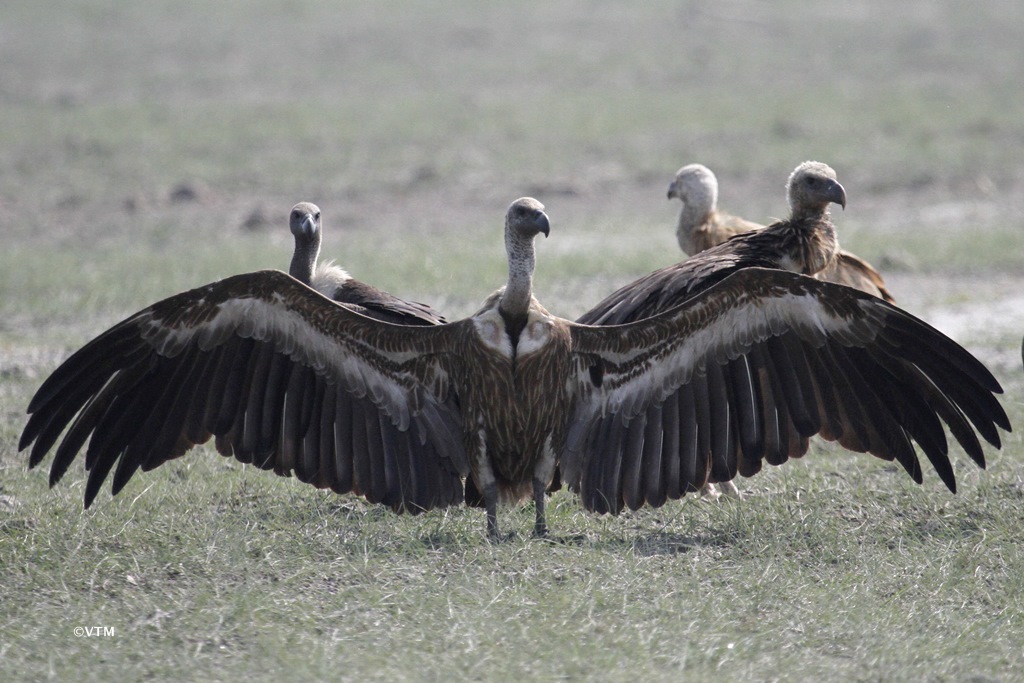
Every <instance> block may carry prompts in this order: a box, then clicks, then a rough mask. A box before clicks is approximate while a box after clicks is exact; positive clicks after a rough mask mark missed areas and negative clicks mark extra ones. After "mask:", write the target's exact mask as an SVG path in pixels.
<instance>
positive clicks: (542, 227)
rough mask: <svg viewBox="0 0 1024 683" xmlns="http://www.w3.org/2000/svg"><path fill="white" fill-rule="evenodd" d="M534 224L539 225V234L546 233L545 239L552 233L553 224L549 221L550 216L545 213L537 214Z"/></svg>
mask: <svg viewBox="0 0 1024 683" xmlns="http://www.w3.org/2000/svg"><path fill="white" fill-rule="evenodd" d="M533 222H534V223H535V224H536V225H537V232H542V233H544V236H545V237H547V236H548V235H549V234H550V233H551V223H550V222H549V221H548V215H547V214H546V213H544V212H543V211H538V212H537V215H536V216H535V217H534V219H533Z"/></svg>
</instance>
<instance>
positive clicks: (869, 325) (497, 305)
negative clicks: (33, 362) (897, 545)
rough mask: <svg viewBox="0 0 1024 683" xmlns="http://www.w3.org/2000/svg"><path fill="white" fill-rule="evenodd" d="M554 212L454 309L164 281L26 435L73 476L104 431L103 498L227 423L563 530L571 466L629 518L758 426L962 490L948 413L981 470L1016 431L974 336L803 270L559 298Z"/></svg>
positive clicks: (296, 458)
mask: <svg viewBox="0 0 1024 683" xmlns="http://www.w3.org/2000/svg"><path fill="white" fill-rule="evenodd" d="M548 231H549V223H548V217H547V216H546V215H545V213H544V212H543V206H542V205H541V204H540V203H539V202H537V201H536V200H534V199H530V198H523V199H519V200H517V201H515V202H513V203H512V205H511V206H510V207H509V209H508V212H507V214H506V218H505V246H506V250H507V253H508V280H507V283H506V285H505V286H504V287H503V288H502V289H499V290H498V291H497V292H495V293H494V294H492V295H491V296H490V297H489V298H488V299H487V300H486V301H485V302H484V304H483V306H482V307H481V308H480V310H479V311H477V312H476V313H475V314H473V315H472V316H470V317H469V318H465V319H462V320H458V321H455V322H452V323H448V324H445V325H428V326H403V325H394V324H390V323H386V322H382V321H379V320H374V319H371V318H368V317H366V316H364V315H361V314H360V313H358V312H356V311H354V310H351V309H349V308H346V307H344V306H342V305H339V304H337V303H335V302H333V301H331V300H330V299H328V298H326V297H324V296H322V295H321V294H319V293H318V292H316V291H315V290H313V289H311V288H309V287H307V286H305V285H303V284H302V283H300V282H298V281H297V280H296V279H294V278H292V277H291V276H289V275H287V274H285V273H281V272H277V271H263V272H257V273H248V274H243V275H237V276H234V277H230V278H227V279H225V280H221V281H219V282H215V283H212V284H209V285H206V286H203V287H199V288H197V289H194V290H191V291H187V292H183V293H181V294H178V295H175V296H172V297H170V298H168V299H164V300H163V301H160V302H157V303H156V304H153V305H152V306H149V307H148V308H145V309H143V310H142V311H140V312H139V313H136V314H135V315H133V316H131V317H129V318H127V319H126V320H124V321H123V322H121V323H119V324H117V325H115V326H114V327H112V328H111V329H109V330H107V331H106V332H104V333H102V334H101V335H100V336H99V337H97V338H96V339H94V340H92V341H91V342H89V343H88V344H86V345H85V346H84V347H83V348H82V349H80V350H79V351H77V352H76V353H74V354H73V355H72V356H71V357H70V358H68V359H67V360H66V361H65V362H64V363H63V364H62V365H61V366H60V367H58V368H57V369H56V370H55V371H54V372H53V373H52V374H51V375H50V377H49V378H47V379H46V380H45V381H44V382H43V384H42V386H40V388H39V390H38V391H37V392H36V394H35V396H34V397H33V399H32V401H31V402H30V404H29V407H28V412H29V413H30V415H31V417H30V418H29V420H28V422H27V424H26V426H25V430H24V432H23V433H22V436H21V440H20V442H19V449H26V448H31V453H30V456H29V464H30V466H35V465H37V464H39V462H40V461H41V460H42V458H43V457H44V456H45V455H46V453H47V452H48V451H50V449H51V448H52V447H53V446H54V445H55V444H57V442H58V440H59V439H60V438H61V435H62V434H63V439H62V440H60V443H59V445H57V448H56V453H55V455H54V458H53V463H52V465H51V468H50V481H51V484H53V483H55V482H57V481H58V480H59V479H60V478H61V477H62V476H63V475H64V473H65V472H66V471H67V469H68V467H69V466H70V464H71V463H72V461H73V460H74V458H75V456H76V454H77V453H78V452H79V451H80V450H81V449H82V448H83V446H84V445H85V443H86V441H87V440H88V441H89V444H88V446H87V448H86V454H85V468H86V470H87V471H88V473H89V474H88V479H87V482H86V485H85V504H86V505H87V506H88V505H89V504H90V503H91V502H92V501H93V499H94V498H95V496H96V493H97V491H98V490H99V488H100V486H101V485H102V483H103V481H104V480H105V479H106V477H107V476H108V475H109V474H110V473H111V472H113V483H112V490H113V493H115V494H116V493H117V492H118V491H120V490H121V489H122V488H123V487H124V485H125V483H126V482H127V481H128V480H129V479H130V478H131V476H132V475H133V474H134V473H135V472H136V471H137V470H138V469H143V470H151V469H153V468H155V467H158V466H159V465H161V464H162V463H164V462H166V461H168V460H170V459H172V458H176V457H179V456H182V455H184V454H185V453H186V451H188V450H189V449H190V448H191V447H192V446H194V445H195V444H197V443H202V442H205V441H206V440H208V439H209V438H211V436H213V437H215V444H216V446H217V449H218V451H220V452H221V453H222V454H224V455H233V456H234V457H235V458H237V459H238V460H241V461H242V462H248V463H252V464H254V465H256V466H258V467H261V468H264V469H272V470H274V471H275V472H277V473H278V474H281V475H288V474H294V475H295V476H296V477H298V478H299V479H300V480H302V481H305V482H309V483H311V484H313V485H315V486H319V487H330V488H332V489H334V490H336V491H350V490H351V491H356V492H358V493H361V494H362V495H364V496H365V497H366V498H367V499H368V500H370V501H373V502H382V503H385V504H389V505H391V506H392V507H393V508H394V509H395V510H398V511H403V510H412V511H416V510H423V509H428V508H431V507H438V506H444V505H451V504H454V503H456V502H458V498H459V496H460V495H461V492H459V495H457V494H456V493H455V492H454V491H452V487H454V486H456V485H457V484H458V483H459V481H460V480H459V476H460V475H462V476H469V477H471V478H472V482H473V485H474V487H475V488H476V489H477V490H478V491H480V492H482V495H483V501H484V504H485V507H486V510H487V514H486V519H487V532H488V535H489V537H491V538H497V537H498V525H497V517H496V511H497V507H498V505H499V503H513V504H514V503H518V502H520V501H522V500H525V499H527V498H529V497H531V496H532V498H533V500H534V502H535V504H536V522H535V527H534V531H535V533H536V534H538V535H543V534H545V533H546V531H547V526H546V523H545V516H544V496H545V489H546V488H547V487H548V485H549V484H550V482H551V481H552V479H553V474H554V471H555V467H556V465H558V466H559V467H560V468H561V473H562V477H563V481H564V482H566V483H567V484H568V486H569V487H570V488H571V489H573V490H575V491H577V492H578V493H579V494H580V496H581V499H582V502H583V505H584V506H585V507H586V508H587V509H589V510H594V511H597V512H612V513H615V512H619V511H620V510H621V509H622V508H623V507H624V506H628V507H630V508H634V509H635V508H638V507H639V506H641V505H643V504H644V503H645V502H646V503H648V504H650V505H653V506H659V505H662V504H664V503H665V501H666V500H668V499H672V498H679V497H680V496H682V495H683V494H684V493H685V492H686V491H689V490H696V489H697V488H699V487H700V486H701V485H703V484H704V482H705V481H706V478H707V473H708V469H709V468H708V462H707V460H708V457H709V454H713V453H715V452H717V451H716V450H715V449H718V448H719V444H720V443H723V442H724V443H730V442H731V440H732V439H738V440H739V441H740V443H741V446H742V452H743V454H744V460H743V462H744V466H745V468H746V470H745V473H746V474H753V471H754V470H755V469H756V467H760V463H761V460H762V459H765V460H768V461H769V462H771V463H781V462H783V461H785V460H786V459H787V458H788V457H790V456H798V455H800V454H801V453H802V452H803V451H802V450H801V444H804V445H805V444H806V440H807V437H809V436H810V435H812V434H816V433H821V434H822V435H823V436H825V437H826V438H829V439H835V440H838V441H839V442H840V443H842V444H843V445H844V446H846V447H848V448H850V449H852V450H857V451H867V452H870V453H872V454H874V455H876V456H878V457H880V458H883V459H887V460H893V459H895V460H897V461H899V462H900V464H901V465H902V466H903V467H904V468H905V469H906V470H907V472H908V473H909V474H910V475H911V477H913V478H914V480H915V481H918V482H920V481H921V480H922V474H921V467H920V463H919V461H918V458H917V454H916V452H915V450H914V445H913V442H914V441H916V442H917V443H918V444H919V445H920V447H921V449H922V450H923V452H924V453H925V455H926V456H927V457H928V458H929V460H930V461H931V462H932V464H933V466H934V467H935V469H936V470H937V472H938V473H939V475H940V477H941V478H942V480H943V481H944V482H945V484H946V485H947V486H948V487H949V488H950V489H953V490H955V486H956V484H955V479H954V475H953V469H952V465H951V463H950V460H949V456H948V444H947V440H946V434H945V430H944V428H943V426H942V425H943V422H945V423H946V424H947V425H948V426H949V429H950V431H951V433H952V434H953V436H954V437H955V438H956V439H957V440H958V441H959V442H960V444H961V445H962V446H963V448H964V450H965V451H966V452H967V454H968V455H969V456H970V457H971V458H972V459H973V460H974V461H975V462H977V463H978V464H979V465H984V462H985V459H984V453H983V450H982V446H981V443H980V441H979V439H978V434H979V433H980V435H981V436H982V437H983V438H984V439H985V440H987V441H988V442H989V443H991V444H992V445H994V446H996V447H998V446H999V444H1000V436H999V429H1000V428H1002V429H1004V430H1008V429H1009V428H1010V425H1009V422H1008V420H1007V417H1006V414H1005V412H1004V411H1003V409H1002V407H1001V406H1000V404H999V401H998V400H997V399H996V397H995V395H994V394H995V393H998V392H1000V391H1001V388H1000V386H999V383H998V382H997V381H996V380H995V378H994V377H993V376H992V375H991V373H989V372H988V370H987V369H985V367H984V366H983V365H982V364H981V363H980V362H978V360H977V359H975V358H974V357H973V356H972V355H971V354H970V353H968V352H967V351H965V350H964V349H963V348H961V347H960V346H958V345H957V344H956V343H955V342H953V341H952V340H950V339H949V338H947V337H945V336H944V335H943V334H942V333H940V332H938V331H937V330H935V329H933V328H931V327H929V326H928V325H927V324H925V323H923V322H921V321H920V320H918V319H917V318H914V317H913V316H911V315H910V314H908V313H905V312H903V311H901V310H900V309H898V308H895V307H894V306H891V305H889V304H887V303H886V302H884V301H882V300H881V299H877V298H875V297H871V296H868V295H865V294H863V293H861V292H857V291H855V290H852V289H850V288H847V287H839V286H836V285H833V284H830V283H824V282H818V281H817V280H814V279H811V278H806V277H802V276H800V275H796V274H793V273H786V272H783V271H778V270H765V269H757V268H746V269H742V270H739V271H738V272H736V273H734V274H732V275H731V276H729V277H728V278H726V279H724V280H723V281H721V282H719V283H718V284H717V285H716V286H714V287H712V288H710V289H708V290H707V291H705V292H703V293H702V294H701V295H700V296H697V297H693V298H691V299H690V300H689V301H687V302H686V303H685V304H683V305H681V306H679V307H677V308H674V309H672V310H670V311H666V312H664V313H661V314H659V315H657V316H654V317H652V318H649V319H646V320H642V321H639V322H635V323H632V324H630V325H624V326H621V327H590V326H585V325H579V324H575V323H573V322H570V321H568V320H564V319H562V318H557V317H554V316H552V315H551V314H549V313H548V312H547V311H546V310H544V308H543V307H541V305H540V304H539V303H538V302H537V301H536V299H534V297H533V293H532V278H533V270H534V239H535V237H536V236H537V235H538V234H541V233H543V234H544V235H547V234H548ZM368 416H369V417H368ZM373 416H376V417H379V418H380V419H381V421H383V420H384V419H385V418H386V419H388V420H390V422H391V424H393V425H394V426H395V428H396V429H395V430H394V431H385V430H380V431H375V430H374V425H375V424H377V423H376V422H375V421H374V419H370V417H373ZM69 425H70V426H69ZM975 430H977V433H976V431H975Z"/></svg>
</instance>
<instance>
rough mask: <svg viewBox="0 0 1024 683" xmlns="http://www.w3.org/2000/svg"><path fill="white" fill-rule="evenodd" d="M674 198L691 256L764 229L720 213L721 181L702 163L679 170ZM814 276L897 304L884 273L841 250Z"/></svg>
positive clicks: (679, 232) (683, 244)
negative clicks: (733, 238)
mask: <svg viewBox="0 0 1024 683" xmlns="http://www.w3.org/2000/svg"><path fill="white" fill-rule="evenodd" d="M673 197H675V198H676V199H679V200H680V201H682V203H683V208H682V210H681V211H680V212H679V223H678V224H677V226H676V239H677V240H678V241H679V248H680V249H682V250H683V251H684V252H685V253H686V254H688V255H690V256H693V255H695V254H699V253H700V252H702V251H704V250H705V249H710V248H711V247H714V246H717V245H719V244H721V243H722V242H725V241H726V240H728V239H729V238H731V237H733V236H734V235H738V234H740V233H743V232H750V231H751V230H763V229H764V227H765V226H763V225H761V224H760V223H752V222H750V221H748V220H745V219H743V218H739V217H737V216H732V215H730V214H727V213H725V212H722V211H719V210H718V179H717V178H716V177H715V174H714V173H712V172H711V169H709V168H708V167H707V166H704V165H702V164H688V165H687V166H683V167H682V168H681V169H679V171H678V172H677V173H676V177H675V178H674V179H673V180H672V184H671V185H669V186H668V198H669V199H672V198H673ZM814 276H815V277H817V278H818V279H819V280H828V281H829V282H836V283H839V284H841V285H846V286H847V287H853V288H854V289H859V290H861V291H862V292H867V293H868V294H874V295H875V296H877V297H881V298H882V299H885V300H886V301H888V302H889V303H894V302H895V300H894V299H893V298H892V295H891V294H889V290H888V289H886V287H885V281H884V280H883V279H882V276H881V274H879V272H878V271H877V270H875V269H874V267H872V265H871V264H870V263H868V262H867V261H865V260H864V259H862V258H860V257H859V256H857V255H856V254H851V253H850V252H848V251H845V250H842V249H840V250H839V254H838V256H837V258H836V259H835V261H834V262H833V263H832V264H830V265H829V266H827V267H826V268H825V269H824V270H822V271H821V272H819V273H814Z"/></svg>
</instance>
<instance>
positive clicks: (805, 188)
mask: <svg viewBox="0 0 1024 683" xmlns="http://www.w3.org/2000/svg"><path fill="white" fill-rule="evenodd" d="M668 194H669V197H678V198H679V199H681V200H682V201H683V210H682V213H681V214H680V218H679V225H678V228H677V231H676V236H677V238H678V239H679V244H680V246H681V247H682V248H683V249H684V250H686V249H688V248H690V249H697V248H698V247H700V250H699V252H698V253H694V254H693V255H692V256H691V257H690V258H688V259H686V260H684V261H682V262H680V263H677V264H675V265H671V266H668V267H666V268H662V269H660V270H657V271H655V272H653V273H650V274H648V275H645V276H644V277H641V278H640V279H638V280H636V281H635V282H632V283H630V284H628V285H625V286H624V287H621V288H620V289H619V290H617V291H616V292H614V293H612V294H611V295H610V296H608V297H607V298H605V299H604V300H603V301H601V302H600V303H598V304H597V305H596V306H594V307H593V308H592V309H590V310H589V311H587V312H586V313H584V314H583V315H582V316H581V317H580V318H579V319H578V320H577V322H580V323H585V324H588V325H620V324H624V323H630V322H634V321H636V320H641V319H643V318H647V317H650V316H652V315H657V314H658V313H661V312H663V311H666V310H668V309H670V308H672V307H674V306H677V305H678V304H680V303H682V302H683V301H685V300H686V299H688V298H690V297H691V296H694V295H695V294H699V293H700V292H703V291H705V290H706V289H708V288H709V287H711V286H712V285H714V284H715V283H716V282H719V281H721V280H722V279H723V278H725V277H727V276H729V275H730V274H732V273H733V272H736V271H737V270H739V269H742V268H748V267H760V268H779V269H783V270H791V271H794V272H797V273H801V274H803V275H811V276H820V275H821V274H822V273H823V272H830V271H835V270H838V272H840V273H845V272H847V271H846V269H845V268H838V269H837V268H836V263H838V261H837V256H838V255H840V254H841V253H842V252H840V250H839V244H838V240H837V238H836V232H835V228H834V226H833V225H832V220H831V216H830V214H829V211H828V206H829V204H830V203H836V204H839V205H840V206H843V207H844V208H845V206H846V191H845V190H844V189H843V186H842V185H840V184H839V182H838V180H837V179H836V174H835V171H834V170H833V169H832V168H830V167H829V166H827V165H825V164H822V163H819V162H814V161H808V162H804V163H802V164H800V165H799V166H797V167H796V169H794V170H793V172H792V173H791V174H790V177H789V179H788V181H787V183H786V195H787V201H788V203H789V206H790V217H789V218H788V219H787V220H784V221H777V222H775V223H773V224H772V225H770V226H767V227H761V226H757V225H756V224H753V223H748V222H745V221H743V222H741V221H742V219H736V218H734V217H726V216H724V215H723V214H720V213H718V211H717V208H716V202H717V196H718V181H717V180H716V178H715V176H714V174H713V173H712V172H711V171H710V170H709V169H708V168H706V167H705V166H701V165H700V164H691V165H689V166H684V167H683V168H681V169H680V170H679V172H678V173H677V174H676V177H675V179H674V180H673V182H672V184H671V185H670V186H669V193H668ZM749 226H753V227H755V228H756V229H754V230H749V229H745V230H742V231H741V232H738V233H730V230H733V229H735V230H741V229H743V228H747V227H749ZM715 240H720V243H718V244H715V245H714V246H704V245H707V244H710V243H711V242H714V241H715ZM851 257H852V255H851ZM852 258H853V259H856V257H852ZM856 261H857V262H859V263H863V262H862V261H860V260H859V259H856ZM865 265H866V264H865ZM867 268H869V269H870V266H867ZM869 293H873V292H869ZM737 447H738V444H736V443H733V444H732V446H731V447H730V449H729V450H728V452H725V451H719V453H718V455H719V456H720V458H722V459H720V460H718V461H717V462H715V463H714V467H713V468H712V472H711V475H710V478H709V481H708V483H707V484H706V485H705V486H704V488H703V489H702V490H701V492H702V493H703V494H705V495H710V496H717V495H718V493H717V491H716V489H715V486H714V485H715V484H720V485H721V486H722V488H723V489H724V490H725V491H727V492H729V493H733V494H736V495H738V494H739V492H738V490H737V489H736V486H735V485H734V484H732V482H731V480H732V479H733V477H734V476H735V474H736V472H737V469H738V468H739V460H740V457H741V456H740V454H739V453H738V452H737Z"/></svg>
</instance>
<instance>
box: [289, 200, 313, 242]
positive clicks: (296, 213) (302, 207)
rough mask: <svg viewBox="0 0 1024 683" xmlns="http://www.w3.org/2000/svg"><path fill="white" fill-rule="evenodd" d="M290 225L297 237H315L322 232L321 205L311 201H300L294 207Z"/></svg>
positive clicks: (290, 216) (309, 238)
mask: <svg viewBox="0 0 1024 683" xmlns="http://www.w3.org/2000/svg"><path fill="white" fill-rule="evenodd" d="M288 227H289V228H291V231H292V234H293V235H295V237H296V238H297V239H305V240H311V239H313V238H314V237H316V236H317V235H318V234H319V232H320V207H319V206H317V205H316V204H311V203H310V202H299V203H298V204H296V205H295V206H293V207H292V212H291V214H290V215H289V217H288Z"/></svg>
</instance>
